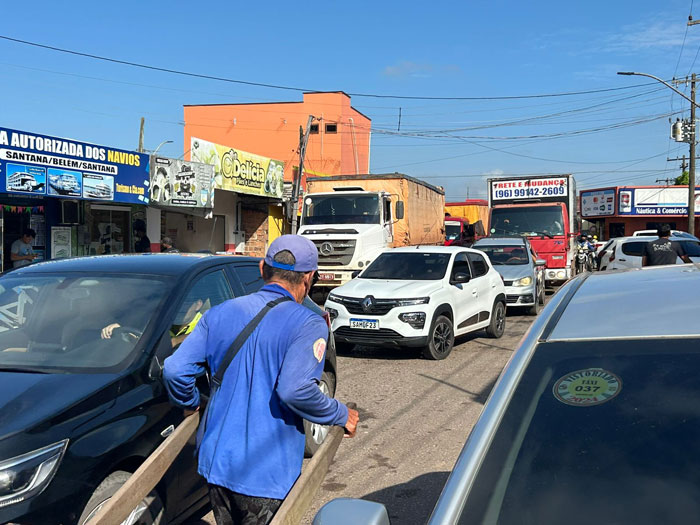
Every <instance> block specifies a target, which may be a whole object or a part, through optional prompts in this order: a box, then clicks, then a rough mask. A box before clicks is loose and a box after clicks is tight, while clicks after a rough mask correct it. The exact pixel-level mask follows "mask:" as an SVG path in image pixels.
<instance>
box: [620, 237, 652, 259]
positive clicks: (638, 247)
mask: <svg viewBox="0 0 700 525" xmlns="http://www.w3.org/2000/svg"><path fill="white" fill-rule="evenodd" d="M647 242H648V241H633V242H625V243H623V244H622V253H624V254H625V255H633V256H636V257H641V256H642V255H644V247H645V246H646V245H647Z"/></svg>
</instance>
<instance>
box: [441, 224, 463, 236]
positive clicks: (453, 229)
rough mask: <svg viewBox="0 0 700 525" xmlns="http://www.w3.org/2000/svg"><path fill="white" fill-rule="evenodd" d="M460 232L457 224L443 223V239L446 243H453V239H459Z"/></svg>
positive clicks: (460, 229)
mask: <svg viewBox="0 0 700 525" xmlns="http://www.w3.org/2000/svg"><path fill="white" fill-rule="evenodd" d="M461 232H462V228H460V226H459V223H458V222H452V223H450V222H446V223H445V238H446V239H447V240H448V241H454V240H455V239H459V235H460V233H461Z"/></svg>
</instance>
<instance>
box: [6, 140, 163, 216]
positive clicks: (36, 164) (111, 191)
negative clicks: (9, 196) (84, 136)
mask: <svg viewBox="0 0 700 525" xmlns="http://www.w3.org/2000/svg"><path fill="white" fill-rule="evenodd" d="M148 160H149V159H148V155H144V154H143V153H135V152H132V151H126V150H120V149H115V148H108V147H105V146H96V145H94V144H88V143H85V142H77V141H75V140H70V139H63V138H57V137H50V136H46V135H38V134H36V133H28V132H25V131H17V130H13V129H7V128H0V192H4V193H16V194H24V195H35V196H46V195H48V196H51V197H68V198H71V199H75V198H83V199H94V200H102V201H112V202H124V203H131V204H148V202H149V195H148V186H149V174H148Z"/></svg>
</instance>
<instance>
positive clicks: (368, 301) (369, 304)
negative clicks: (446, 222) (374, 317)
mask: <svg viewBox="0 0 700 525" xmlns="http://www.w3.org/2000/svg"><path fill="white" fill-rule="evenodd" d="M373 308H374V297H372V296H371V295H368V296H367V297H365V298H364V299H363V300H362V310H363V311H365V312H371V311H372V309H373Z"/></svg>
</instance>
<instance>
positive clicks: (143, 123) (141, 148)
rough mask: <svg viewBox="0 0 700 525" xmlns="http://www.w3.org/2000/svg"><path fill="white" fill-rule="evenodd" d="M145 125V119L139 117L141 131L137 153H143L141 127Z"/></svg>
mask: <svg viewBox="0 0 700 525" xmlns="http://www.w3.org/2000/svg"><path fill="white" fill-rule="evenodd" d="M145 123H146V119H145V118H143V117H141V129H140V130H139V149H138V152H139V153H143V127H144V125H145Z"/></svg>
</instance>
